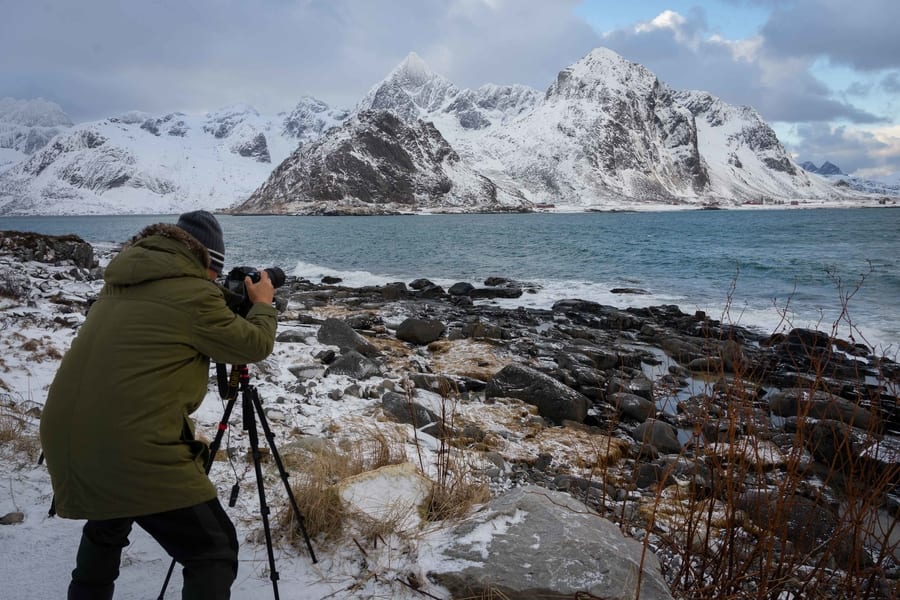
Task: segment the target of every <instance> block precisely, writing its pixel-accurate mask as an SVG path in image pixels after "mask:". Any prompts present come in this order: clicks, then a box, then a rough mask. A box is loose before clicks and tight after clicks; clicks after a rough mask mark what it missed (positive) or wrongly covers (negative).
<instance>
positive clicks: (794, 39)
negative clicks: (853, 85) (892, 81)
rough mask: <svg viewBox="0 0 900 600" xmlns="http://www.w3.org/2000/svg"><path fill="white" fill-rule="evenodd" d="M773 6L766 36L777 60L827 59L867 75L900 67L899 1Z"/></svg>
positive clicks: (806, 1) (820, 0)
mask: <svg viewBox="0 0 900 600" xmlns="http://www.w3.org/2000/svg"><path fill="white" fill-rule="evenodd" d="M774 6H775V8H774V10H773V12H772V14H771V16H770V18H769V20H768V22H767V23H766V25H765V26H764V27H763V29H762V35H763V37H764V38H765V39H766V47H767V48H768V49H769V51H770V52H771V53H772V54H773V55H775V56H780V57H807V58H813V57H819V56H823V57H827V58H828V59H829V60H830V61H831V62H832V63H833V64H835V65H847V66H850V67H853V68H855V69H860V70H864V71H876V70H881V69H890V68H897V67H900V36H898V35H897V31H896V27H895V26H896V24H897V23H900V2H897V0H854V1H853V2H852V4H851V3H848V2H847V1H846V0H794V1H791V2H782V3H777V4H775V5H774ZM887 24H890V26H885V25H887Z"/></svg>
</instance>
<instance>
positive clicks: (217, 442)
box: [50, 396, 237, 600]
mask: <svg viewBox="0 0 900 600" xmlns="http://www.w3.org/2000/svg"><path fill="white" fill-rule="evenodd" d="M236 400H237V396H233V397H230V398H229V399H228V404H226V405H225V410H224V411H223V412H222V418H221V419H219V426H218V427H217V428H216V436H215V437H214V438H213V441H212V443H211V444H210V445H209V458H208V459H207V460H206V465H205V467H206V473H207V474H209V470H210V469H212V464H213V461H214V460H216V454H217V453H218V452H219V446H221V445H222V437H223V436H224V435H225V431H226V430H227V429H228V419H229V418H230V417H231V411H232V410H233V409H234V403H235V401H236ZM50 510H54V505H53V504H52V505H51V507H50ZM51 516H52V515H51ZM175 562H176V561H175V559H174V558H173V559H172V562H171V563H170V564H169V570H168V571H167V572H166V578H165V580H163V585H162V589H161V590H159V596H157V598H156V600H163V598H165V595H166V588H168V587H169V581H170V580H171V579H172V573H173V572H174V571H175Z"/></svg>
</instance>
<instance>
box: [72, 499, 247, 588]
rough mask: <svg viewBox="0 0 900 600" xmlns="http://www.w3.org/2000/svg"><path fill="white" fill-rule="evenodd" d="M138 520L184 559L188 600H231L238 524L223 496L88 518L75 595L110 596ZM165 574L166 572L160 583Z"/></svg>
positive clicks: (176, 556)
mask: <svg viewBox="0 0 900 600" xmlns="http://www.w3.org/2000/svg"><path fill="white" fill-rule="evenodd" d="M134 523H137V524H138V525H139V526H140V527H141V528H142V529H143V530H145V531H146V532H147V533H149V534H150V535H151V536H153V538H154V539H155V540H156V541H157V542H159V544H160V545H161V546H162V547H163V548H164V549H165V550H166V552H168V553H169V555H170V556H171V557H172V558H174V559H175V560H177V561H178V562H179V563H181V565H182V567H183V570H182V573H183V575H184V587H183V588H182V591H181V597H182V599H183V600H225V599H227V598H229V597H230V596H231V584H232V582H234V579H235V577H236V576H237V567H238V561H237V556H238V543H237V535H236V534H235V531H234V525H232V524H231V521H230V520H229V519H228V515H226V514H225V511H224V510H223V509H222V505H221V504H219V501H218V499H214V500H210V501H209V502H205V503H203V504H197V505H195V506H189V507H188V508H180V509H178V510H172V511H168V512H163V513H157V514H153V515H144V516H140V517H129V518H124V519H110V520H105V521H88V522H87V523H86V524H85V526H84V531H83V532H82V535H81V545H80V546H79V547H78V557H77V559H76V565H75V570H74V571H72V583H71V584H69V600H109V599H110V598H112V596H113V589H114V582H115V580H116V578H117V577H118V576H119V561H120V559H121V556H122V548H124V547H125V546H127V545H128V534H129V533H131V527H132V525H133V524H134ZM162 582H163V575H162V574H160V587H162Z"/></svg>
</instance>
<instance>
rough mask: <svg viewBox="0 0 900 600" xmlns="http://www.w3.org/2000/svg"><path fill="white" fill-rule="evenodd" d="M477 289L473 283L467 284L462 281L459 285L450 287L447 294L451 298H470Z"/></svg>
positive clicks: (455, 284)
mask: <svg viewBox="0 0 900 600" xmlns="http://www.w3.org/2000/svg"><path fill="white" fill-rule="evenodd" d="M474 289H475V286H474V285H472V284H471V283H466V282H465V281H460V282H459V283H454V284H453V285H451V286H450V289H448V290H447V293H448V294H450V295H451V296H468V295H469V292H471V291H472V290H474Z"/></svg>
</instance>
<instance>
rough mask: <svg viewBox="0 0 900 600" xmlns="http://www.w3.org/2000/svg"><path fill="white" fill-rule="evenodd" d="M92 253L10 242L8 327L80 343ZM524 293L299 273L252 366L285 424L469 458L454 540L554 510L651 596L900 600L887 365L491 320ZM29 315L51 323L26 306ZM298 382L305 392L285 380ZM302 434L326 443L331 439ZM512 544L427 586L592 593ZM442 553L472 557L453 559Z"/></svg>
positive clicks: (743, 335)
mask: <svg viewBox="0 0 900 600" xmlns="http://www.w3.org/2000/svg"><path fill="white" fill-rule="evenodd" d="M83 244H84V242H82V241H81V240H78V239H77V238H76V239H72V238H67V239H62V238H53V237H50V236H35V235H27V236H26V235H20V234H16V233H14V232H0V288H2V289H0V292H2V295H3V296H4V297H5V298H7V301H8V303H9V305H4V309H3V312H4V313H5V314H4V317H3V318H4V321H5V322H7V323H10V322H12V323H19V326H23V324H24V323H25V322H26V321H29V327H32V328H37V329H40V328H41V327H46V328H48V329H56V330H65V329H67V328H68V329H71V330H72V334H74V329H75V328H77V326H78V325H79V324H80V322H81V320H82V319H83V315H84V313H85V312H86V311H87V308H88V306H89V303H90V299H91V294H92V293H95V292H96V290H97V289H98V288H99V279H100V278H101V277H102V268H101V266H100V265H101V263H102V262H103V261H97V260H96V259H95V258H94V257H93V251H92V250H90V247H89V245H87V246H88V247H87V248H85V245H83ZM75 282H81V283H82V284H84V285H83V287H82V288H80V289H81V290H82V291H81V292H77V291H73V288H72V286H71V284H72V283H75ZM528 290H529V285H528V284H527V282H517V281H511V280H509V279H505V278H502V277H497V278H491V279H489V280H487V281H484V282H475V283H472V282H459V283H457V284H455V285H453V286H452V287H450V288H448V289H444V288H442V287H440V286H438V285H435V284H434V283H432V282H430V281H428V280H427V279H419V280H415V281H412V282H408V283H407V282H398V283H392V284H388V285H385V286H377V287H362V288H351V287H345V286H342V285H341V282H340V281H338V280H334V279H331V280H327V281H326V282H322V281H318V282H313V281H309V280H306V279H302V278H296V277H289V278H288V281H287V283H286V284H285V285H284V286H283V287H281V288H279V290H278V294H277V297H276V305H277V307H278V308H279V310H280V317H279V329H278V331H279V333H278V338H277V339H278V343H277V344H276V353H275V355H273V358H272V359H270V360H269V361H268V363H267V365H265V367H264V368H261V371H262V375H261V377H262V379H263V381H269V382H270V383H271V384H272V386H273V387H274V388H275V389H276V390H277V394H276V397H275V398H271V399H270V400H271V402H272V408H273V410H276V409H277V410H278V411H280V413H287V414H299V415H301V416H302V414H303V412H304V411H305V410H307V409H306V408H305V406H309V405H314V404H315V403H317V402H322V401H328V402H346V401H347V400H348V399H350V398H353V399H360V401H362V402H363V404H364V405H365V406H366V407H367V408H366V410H367V411H370V412H373V413H374V414H376V415H377V416H378V417H379V418H381V419H385V420H388V421H392V422H399V423H411V424H412V425H413V427H415V429H416V431H417V432H419V433H421V435H423V436H432V437H433V438H434V439H438V440H442V441H443V442H444V443H447V444H448V445H449V446H451V447H452V448H455V449H456V450H455V451H458V452H460V453H463V454H464V455H466V456H470V457H471V462H472V464H476V463H477V464H478V465H480V466H479V467H478V469H476V471H477V476H478V477H481V478H483V479H484V480H485V481H486V482H487V483H488V485H489V486H490V489H491V490H492V492H493V493H492V495H493V496H494V499H493V500H491V501H490V503H488V504H487V505H486V507H485V508H482V510H480V511H479V512H478V513H476V514H475V515H474V516H473V517H471V518H469V519H467V520H463V522H462V523H461V524H460V525H458V526H457V529H455V530H454V539H456V540H457V541H458V540H462V539H465V536H466V535H467V534H468V533H471V531H472V528H474V527H476V525H477V524H478V523H483V522H484V519H485V518H486V517H485V515H495V514H497V515H509V514H513V513H515V511H516V510H519V511H524V512H526V513H529V514H534V515H544V516H543V517H541V518H544V519H546V523H545V524H544V526H545V529H541V530H540V531H543V532H544V533H543V534H542V535H544V536H545V542H546V543H547V544H550V543H551V542H550V541H549V539H548V538H549V537H551V533H550V532H552V531H555V530H557V529H558V530H559V531H560V532H562V531H564V532H565V533H564V535H563V534H560V535H561V537H560V539H559V540H557V542H556V543H558V544H559V549H558V552H560V553H567V554H568V553H571V554H572V555H573V556H581V555H584V556H585V557H586V558H587V559H590V557H596V556H597V554H598V553H600V554H610V553H612V554H621V555H622V556H623V557H626V556H629V557H630V556H632V554H631V553H635V554H633V556H635V557H636V559H635V560H637V561H638V563H637V564H639V565H641V566H640V567H639V572H640V573H643V578H644V579H643V583H642V584H641V583H638V584H637V585H640V586H641V596H640V597H641V598H667V597H673V596H674V597H679V598H682V597H683V598H705V597H722V596H723V595H725V594H726V593H728V594H734V595H736V596H735V597H748V596H749V595H751V594H752V595H753V597H756V594H757V593H761V594H762V595H763V596H765V595H766V594H767V593H769V592H771V593H772V595H773V597H774V596H775V595H777V594H776V593H775V592H778V593H782V594H788V595H781V596H778V597H780V598H781V597H783V598H803V597H812V595H813V594H819V596H818V597H822V596H821V594H823V593H826V592H827V593H833V594H834V596H833V597H854V598H857V597H858V598H891V597H897V595H898V592H900V527H898V526H897V525H896V521H897V519H898V517H900V407H898V395H900V365H898V364H897V362H895V358H896V357H893V358H891V357H884V356H876V355H874V354H872V353H871V351H870V350H869V349H868V348H866V347H865V346H863V345H860V344H856V343H853V342H852V341H847V340H840V339H833V338H831V337H830V336H829V335H827V334H826V333H823V332H820V331H813V330H805V329H795V330H792V331H789V332H785V333H779V334H775V335H770V336H764V335H760V334H758V333H755V332H752V331H750V330H747V329H745V328H742V327H738V326H733V325H730V324H727V323H722V322H719V321H716V320H714V319H711V318H709V316H708V315H706V314H703V313H695V314H685V313H683V312H682V311H681V310H680V309H679V308H678V307H676V306H655V307H649V308H641V309H636V308H629V309H617V308H613V307H609V306H603V305H599V304H596V303H593V302H588V301H584V300H578V299H571V300H563V301H560V302H557V303H556V304H555V305H554V306H553V307H552V309H550V310H537V309H526V308H522V307H520V308H518V309H504V308H499V307H497V306H494V305H492V304H491V303H490V301H491V300H492V299H495V298H515V297H518V296H519V295H521V294H524V293H528ZM38 303H43V304H48V305H52V311H51V313H52V314H53V316H52V317H50V316H47V313H46V312H44V313H37V312H28V311H23V310H21V307H22V306H25V305H28V304H38ZM16 307H18V308H16ZM285 371H286V372H288V373H290V376H291V377H292V379H293V380H292V381H288V382H287V383H285V382H283V381H282V380H280V379H278V377H276V375H274V374H275V373H277V372H285ZM326 382H327V385H326ZM335 382H338V384H337V385H335ZM322 396H327V398H325V399H323V398H322ZM442 402H443V403H446V402H450V403H452V406H453V407H454V410H453V411H452V414H450V413H448V411H447V410H446V408H444V409H443V410H442V408H441V407H442V406H444V407H446V404H442ZM297 418H300V417H297ZM285 420H286V422H287V424H289V421H290V419H289V418H287V417H285ZM288 429H289V428H288ZM284 435H288V434H287V433H284ZM309 435H312V436H313V437H326V435H325V433H324V428H323V429H322V430H321V431H317V432H310V433H309ZM473 476H475V475H473ZM538 489H539V490H544V491H546V494H547V495H541V494H537V495H535V493H534V490H538ZM525 492H530V494H529V493H525ZM523 494H524V495H523ZM536 497H540V498H547V499H548V500H547V501H545V502H543V504H541V503H540V502H538V501H536V500H535V499H534V498H536ZM536 502H537V504H536ZM571 502H574V503H575V504H574V505H573V504H571ZM525 506H527V508H524V507H525ZM578 506H580V507H581V508H580V509H579V508H577V507H578ZM510 511H512V512H510ZM579 511H586V512H590V513H591V514H599V515H601V516H602V517H604V521H603V522H608V523H612V524H615V527H612V529H614V530H616V531H613V532H611V533H609V536H612V537H609V536H607V537H603V540H615V543H614V544H613V546H614V547H615V548H618V550H612V549H611V547H610V546H609V545H608V542H607V541H602V542H601V541H599V538H598V539H595V537H596V536H598V535H599V534H598V533H597V531H598V530H595V528H593V526H589V525H587V524H585V523H581V522H579V521H578V520H577V519H576V518H574V517H572V515H574V514H577V513H578V512H579ZM479 519H481V521H479ZM535 519H538V517H535ZM554 523H555V524H557V525H558V528H557V527H556V526H554V525H553V524H554ZM885 524H887V525H885ZM532 526H536V524H534V523H532ZM547 527H549V529H546V528H547ZM512 531H513V529H510V532H512ZM529 531H530V530H529ZM618 531H621V532H623V533H624V534H625V537H624V538H622V539H621V540H619V539H616V538H615V534H617V532H618ZM532 533H533V532H532ZM509 535H510V537H509V538H508V539H506V540H505V543H507V546H505V548H506V550H505V551H503V552H497V551H493V550H492V552H491V553H490V557H489V558H488V557H483V558H484V559H485V564H484V565H482V566H481V567H475V566H470V567H468V568H467V569H465V570H462V571H444V572H442V571H441V570H440V569H431V570H429V572H428V573H427V574H426V575H427V577H428V579H429V580H430V581H433V582H435V583H437V584H439V585H440V586H443V588H445V589H447V590H449V591H450V592H451V594H452V597H454V598H463V597H466V595H467V594H469V595H470V594H473V593H476V594H477V593H485V590H489V589H496V590H499V591H502V592H503V593H505V594H507V595H509V596H510V597H516V598H531V597H535V598H536V597H543V596H541V594H545V593H554V594H557V596H555V597H572V596H571V595H572V594H573V593H576V592H577V591H578V589H580V588H578V587H577V586H576V587H575V588H572V587H566V585H567V584H565V583H564V581H563V580H564V579H565V578H564V577H561V576H559V574H558V573H557V575H553V574H551V573H543V572H542V573H540V574H539V575H537V574H535V573H532V571H538V570H539V569H537V568H536V567H528V569H526V570H527V571H528V572H527V573H521V574H518V575H515V574H517V573H518V570H519V569H522V565H523V564H524V562H527V561H526V559H524V558H523V556H522V552H523V550H524V549H525V548H524V547H525V546H526V545H527V543H528V542H527V539H526V538H527V535H525V534H524V532H519V535H518V537H516V536H513V535H512V533H510V534H509ZM534 535H537V534H534ZM604 535H605V534H604ZM592 536H594V537H592ZM582 537H583V538H584V539H582ZM629 538H631V539H629ZM610 543H611V542H610ZM604 544H607V545H604ZM628 544H635V545H634V546H633V547H632V546H629V545H628ZM551 547H552V546H551ZM601 548H602V549H601ZM545 551H547V546H544V547H543V548H542V553H543V552H545ZM446 552H447V553H449V555H453V556H457V557H459V558H461V559H464V558H466V557H468V559H471V556H469V554H468V553H467V552H468V551H467V550H465V548H462V546H461V545H460V544H459V543H457V544H455V545H454V544H451V545H450V548H449V549H447V550H446ZM454 553H456V554H454ZM526 554H527V553H526ZM654 555H655V556H656V557H658V559H659V564H654V563H655V562H656V559H655V558H651V557H653V556H654ZM645 561H646V562H645ZM576 562H577V561H576ZM589 565H591V566H589ZM529 569H530V570H529ZM567 569H569V572H568V573H567V576H569V577H570V578H571V579H572V580H573V581H580V582H587V583H586V584H585V585H586V587H585V588H584V591H589V592H590V593H592V594H595V595H600V594H610V597H613V596H612V594H613V591H611V590H610V589H607V588H604V587H603V586H600V585H599V584H598V583H597V582H596V581H594V580H592V579H591V576H590V571H591V570H594V571H596V564H595V562H591V560H585V561H584V564H581V563H579V564H573V565H572V566H571V568H569V567H567ZM612 570H615V569H612ZM582 571H583V572H582ZM504 573H505V574H513V575H510V576H509V577H500V574H504ZM528 573H531V574H528ZM576 574H577V576H576ZM633 575H634V573H632V574H631V576H633ZM729 576H730V577H731V580H728V577H729ZM628 577H629V576H628V575H627V573H624V572H623V573H621V574H619V575H617V576H616V577H615V578H614V579H613V580H614V582H615V585H616V586H618V588H620V589H619V590H618V591H616V592H615V593H616V594H622V595H616V596H615V597H623V598H624V597H627V596H626V595H625V592H623V591H621V590H623V589H626V588H625V587H623V586H626V583H625V580H627V579H628ZM535 578H537V579H541V580H542V581H541V583H540V585H536V584H534V582H533V581H532V579H535ZM500 579H502V581H500ZM594 579H596V575H595V576H594ZM639 579H640V577H639ZM773 582H775V583H773ZM628 589H630V588H628ZM761 590H765V591H766V592H765V593H763V592H762V591H761ZM848 590H853V595H848V594H849V593H850V592H849V591H848ZM670 593H671V594H672V595H670ZM565 594H568V595H565Z"/></svg>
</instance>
